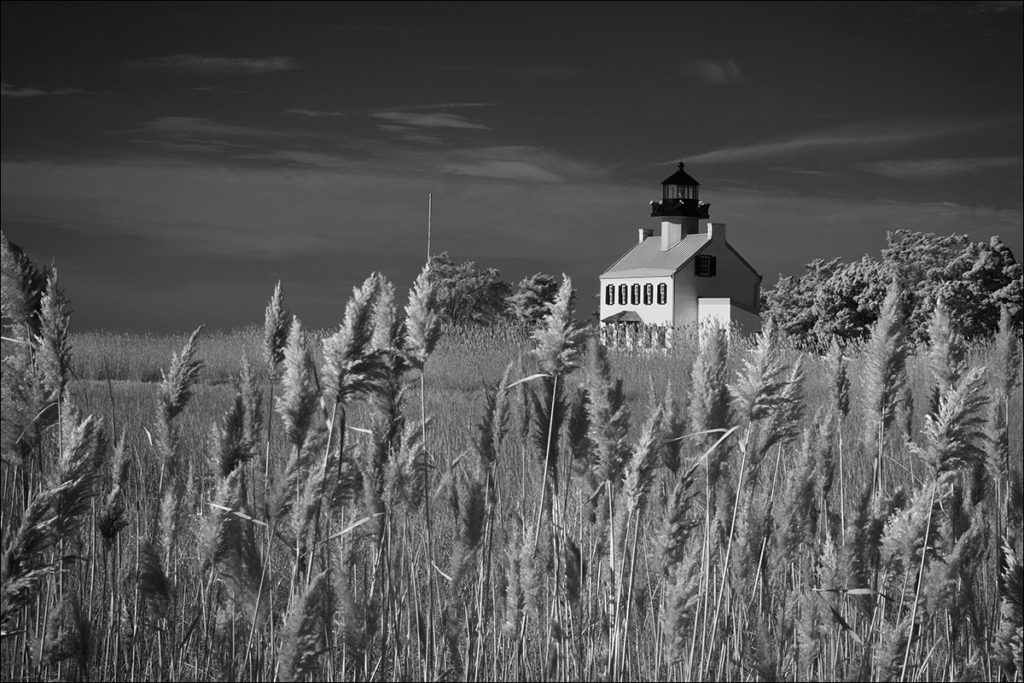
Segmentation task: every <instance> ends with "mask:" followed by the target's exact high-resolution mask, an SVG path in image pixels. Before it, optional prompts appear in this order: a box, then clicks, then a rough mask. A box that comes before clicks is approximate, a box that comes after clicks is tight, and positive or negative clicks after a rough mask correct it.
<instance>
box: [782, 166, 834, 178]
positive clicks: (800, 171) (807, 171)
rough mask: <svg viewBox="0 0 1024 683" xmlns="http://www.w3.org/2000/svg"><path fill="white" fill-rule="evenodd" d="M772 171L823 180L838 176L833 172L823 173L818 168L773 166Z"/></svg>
mask: <svg viewBox="0 0 1024 683" xmlns="http://www.w3.org/2000/svg"><path fill="white" fill-rule="evenodd" d="M771 170H773V171H779V172H781V173H795V174H796V175H808V176H817V177H821V178H831V177H834V176H835V175H836V174H835V173H832V172H831V171H822V170H820V169H816V168H796V167H793V166H773V167H772V169H771Z"/></svg>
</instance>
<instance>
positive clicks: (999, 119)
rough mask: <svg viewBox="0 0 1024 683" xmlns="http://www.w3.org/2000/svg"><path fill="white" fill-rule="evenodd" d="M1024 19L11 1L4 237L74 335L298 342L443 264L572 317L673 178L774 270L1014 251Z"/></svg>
mask: <svg viewBox="0 0 1024 683" xmlns="http://www.w3.org/2000/svg"><path fill="white" fill-rule="evenodd" d="M1022 45H1024V29H1022V10H1021V3H1020V2H979V3H945V2H943V3H899V2H885V3H877V4H875V3H864V2H856V3H849V4H847V3H796V4H786V3H769V2H758V3H750V4H744V3H728V4H726V3H691V2H687V3H664V4H645V3H639V2H630V3H622V4H618V3H607V4H606V3H564V4H563V3H555V4H545V3H537V2H531V3H521V4H489V3H479V4H478V3H456V4H446V3H413V4H400V3H399V4H391V3H367V4H362V3H353V2H345V3H324V4H303V3H297V2H288V3H273V2H258V3H225V4H221V3H198V4H191V3H185V2H174V3H166V4H165V3H155V2H146V3H109V4H108V3H89V2H74V3H68V4H61V3H35V2H33V3H12V2H4V3H3V4H2V46H0V52H2V63H0V76H2V78H0V80H2V82H3V86H2V98H0V106H2V154H0V172H2V185H0V187H2V190H0V191H2V204H0V221H2V226H3V231H4V234H5V235H6V236H7V238H8V239H9V240H11V241H12V242H15V243H16V244H18V245H20V246H21V247H22V248H24V249H25V250H26V251H27V252H28V254H29V255H30V256H31V257H32V258H34V259H35V260H37V261H38V262H41V263H51V262H52V263H55V264H56V265H57V267H58V270H59V273H60V281H61V284H62V286H63V287H64V288H65V290H66V292H67V294H68V296H69V297H70V298H71V301H72V307H73V309H74V314H73V317H72V326H73V328H74V329H78V330H86V329H110V330H126V331H151V332H170V331H184V330H190V329H192V328H194V327H196V326H198V325H199V324H205V325H207V326H208V327H210V328H217V329H230V328H234V327H239V326H243V325H249V324H257V325H259V324H262V319H263V310H264V307H265V305H266V302H267V300H268V298H269V297H270V295H271V293H272V291H273V288H274V284H275V283H276V282H277V281H278V280H280V281H281V282H282V288H283V291H284V297H285V305H286V306H287V307H288V309H289V310H291V311H292V312H293V313H295V314H297V315H298V316H299V317H300V318H301V319H302V321H303V324H304V325H306V326H307V327H311V328H319V329H326V328H329V327H332V326H335V325H337V324H339V323H340V322H341V320H342V317H343V313H344V307H345V303H346V301H347V299H348V297H349V295H350V294H351V291H352V287H353V286H355V285H358V284H360V283H361V282H362V281H363V280H364V279H365V278H366V277H367V276H368V275H369V274H370V273H371V272H373V271H377V272H381V273H383V274H384V275H385V276H387V277H388V278H390V279H391V280H392V281H394V282H395V283H396V285H397V286H398V287H400V288H402V289H406V288H408V286H409V285H410V284H411V282H412V280H413V279H414V277H415V276H416V274H417V273H418V272H419V270H420V268H421V267H422V265H423V263H424V261H425V259H426V255H427V223H428V195H429V196H431V197H432V200H431V204H432V210H431V219H430V224H431V225H430V227H431V244H430V250H431V251H432V252H433V253H438V252H442V251H447V252H448V253H449V255H450V256H451V258H452V259H453V260H455V261H464V260H473V261H475V262H476V263H477V264H478V265H479V266H481V267H495V268H498V269H499V270H500V271H501V274H502V277H503V278H504V279H505V280H508V281H510V282H512V283H516V282H518V281H519V280H520V279H521V278H523V277H525V276H527V275H530V274H533V273H536V272H545V273H551V274H555V275H558V274H561V273H565V274H567V275H569V276H570V277H571V278H572V279H573V283H574V285H575V286H576V288H577V290H578V291H579V296H580V302H579V305H580V312H581V314H584V315H585V314H587V313H589V312H590V310H591V309H592V308H594V306H595V303H594V298H593V297H594V295H596V293H597V289H598V275H599V274H600V273H601V272H602V271H603V270H604V269H605V268H607V267H608V266H609V265H610V264H611V263H613V262H614V261H616V260H617V259H618V257H619V256H621V254H622V253H624V252H625V251H626V250H627V249H629V248H630V247H631V246H632V244H634V243H635V240H636V236H637V228H639V227H654V226H655V225H656V224H657V223H656V219H652V218H651V217H650V207H649V203H650V201H651V200H654V199H658V198H660V193H661V187H660V183H661V181H662V180H663V179H664V178H666V177H667V176H669V175H670V174H671V173H672V172H673V171H674V170H675V164H676V162H678V161H685V162H686V170H687V172H689V173H690V174H691V175H692V176H693V177H695V178H696V179H697V180H698V181H700V183H701V188H700V192H701V195H700V196H701V199H702V200H704V201H707V202H709V203H710V204H711V217H712V219H713V220H715V221H719V222H724V223H726V224H727V226H728V235H729V241H730V243H731V244H732V245H733V246H734V247H735V248H736V249H737V250H738V251H739V252H740V253H741V254H743V256H744V257H745V258H746V259H747V260H748V261H749V262H750V263H751V264H753V265H754V267H755V268H756V269H757V270H758V271H759V272H760V273H761V274H762V275H763V277H764V281H763V286H764V287H768V286H770V285H771V284H773V283H774V282H776V281H777V280H778V278H779V276H780V275H797V274H799V273H801V272H802V270H803V264H805V263H807V262H809V261H811V260H813V259H816V258H834V257H839V258H843V259H845V260H853V259H857V258H860V257H861V256H863V255H865V254H872V255H875V256H877V254H878V252H879V251H880V250H881V249H882V248H883V247H884V246H885V236H886V232H887V231H890V230H894V229H897V228H906V229H911V230H921V231H926V232H934V233H938V234H950V233H957V234H968V235H970V236H971V238H972V239H973V240H975V241H988V239H989V238H990V237H991V236H997V237H998V238H1000V239H1001V240H1002V241H1003V242H1004V243H1005V244H1007V245H1008V246H1009V247H1010V248H1011V249H1012V250H1013V252H1014V253H1015V254H1016V255H1017V257H1018V258H1020V257H1021V255H1022V251H1024V250H1022V239H1024V238H1022V192H1024V189H1022V188H1024V178H1022V161H1021V157H1022V144H1024V141H1022V137H1024V136H1022V120H1024V119H1022V116H1024V113H1022V109H1024V105H1022V81H1024V74H1022V64H1024V57H1022Z"/></svg>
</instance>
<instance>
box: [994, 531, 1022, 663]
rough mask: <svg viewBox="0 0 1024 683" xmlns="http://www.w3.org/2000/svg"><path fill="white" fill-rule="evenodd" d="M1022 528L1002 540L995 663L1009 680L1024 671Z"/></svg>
mask: <svg viewBox="0 0 1024 683" xmlns="http://www.w3.org/2000/svg"><path fill="white" fill-rule="evenodd" d="M1021 538H1022V536H1021V530H1020V528H1019V527H1018V528H1017V529H1016V531H1015V532H1014V534H1013V535H1012V536H1011V535H1010V534H1007V535H1006V537H1005V538H1004V539H1003V553H1002V558H1001V562H1002V567H1001V572H1000V574H999V627H998V630H997V631H996V633H995V642H994V643H993V645H994V648H993V649H994V650H995V653H996V662H997V663H998V664H999V666H1000V667H1002V669H1003V673H1004V675H1005V676H1006V680H1018V679H1019V678H1020V676H1021V674H1022V673H1024V663H1022V654H1024V563H1022V562H1021V558H1022V557H1024V553H1022V552H1021V549H1022V544H1021Z"/></svg>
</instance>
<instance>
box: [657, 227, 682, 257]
mask: <svg viewBox="0 0 1024 683" xmlns="http://www.w3.org/2000/svg"><path fill="white" fill-rule="evenodd" d="M682 239H683V224H682V223H681V222H680V223H674V222H672V221H662V222H661V250H662V251H668V250H669V249H671V248H672V247H674V246H676V245H677V244H679V242H680V241H681V240H682Z"/></svg>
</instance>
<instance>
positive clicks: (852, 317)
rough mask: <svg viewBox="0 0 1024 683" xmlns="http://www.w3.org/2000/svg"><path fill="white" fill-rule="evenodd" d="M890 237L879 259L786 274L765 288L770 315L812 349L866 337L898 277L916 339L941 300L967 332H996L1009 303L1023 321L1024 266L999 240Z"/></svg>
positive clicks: (816, 265) (899, 233) (820, 263)
mask: <svg viewBox="0 0 1024 683" xmlns="http://www.w3.org/2000/svg"><path fill="white" fill-rule="evenodd" d="M887 242H888V244H887V246H886V248H884V249H883V250H882V253H881V259H880V260H876V259H873V258H871V257H869V256H865V257H864V258H862V259H860V260H859V261H854V262H853V263H843V262H842V261H841V260H839V259H832V260H831V261H825V260H821V259H818V260H815V261H812V262H811V263H808V264H807V266H806V271H805V273H804V274H803V275H801V276H799V277H780V278H779V281H778V282H777V283H776V284H775V286H774V287H772V288H771V289H769V290H767V291H766V292H765V294H764V301H763V306H762V310H763V311H764V315H765V316H766V317H768V318H771V319H773V320H774V321H775V323H776V324H777V325H778V326H779V328H780V329H781V330H783V331H785V332H786V333H788V334H789V335H791V336H792V337H794V338H795V339H796V340H797V341H798V342H799V343H801V344H803V345H804V346H807V347H811V348H817V349H824V348H827V347H828V346H829V345H830V344H831V343H832V341H833V340H834V339H840V340H854V339H864V338H866V336H867V334H868V332H869V330H870V328H871V325H873V324H874V322H875V320H877V318H878V311H879V309H880V308H881V304H882V300H883V299H884V297H885V291H886V288H887V287H888V286H889V284H890V283H891V282H894V281H895V284H896V285H897V288H898V290H899V291H900V292H901V298H900V302H899V303H900V306H901V308H902V313H903V316H904V319H905V320H906V324H907V329H908V336H909V338H910V339H911V340H913V341H917V342H921V341H925V340H926V339H927V337H928V322H929V320H930V319H931V316H932V311H933V310H934V309H935V305H936V302H937V301H938V300H939V299H940V298H941V299H942V300H943V301H944V302H945V303H946V305H947V307H948V308H949V310H950V316H951V319H952V321H953V322H954V324H955V325H956V326H957V328H958V329H959V330H960V331H961V333H962V334H963V335H964V336H966V337H968V338H978V337H987V336H989V335H991V334H992V333H994V332H995V330H996V329H997V328H998V326H999V315H1000V310H1001V309H1002V308H1003V307H1006V308H1007V310H1008V311H1009V313H1010V316H1011V319H1012V320H1013V322H1014V324H1015V326H1016V327H1018V328H1019V327H1020V325H1021V319H1022V314H1024V312H1022V303H1021V301H1022V293H1021V288H1022V267H1021V264H1020V263H1018V262H1017V260H1016V258H1014V255H1013V252H1011V251H1010V250H1009V249H1008V248H1007V247H1006V246H1005V245H1004V244H1003V243H1002V242H1001V241H1000V240H999V239H998V238H996V237H993V238H992V239H991V240H989V242H987V243H985V242H982V243H978V244H976V243H974V242H971V240H970V238H969V237H968V236H967V235H933V234H930V233H920V232H911V231H908V230H896V231H895V232H890V233H889V234H888V240H887Z"/></svg>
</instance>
